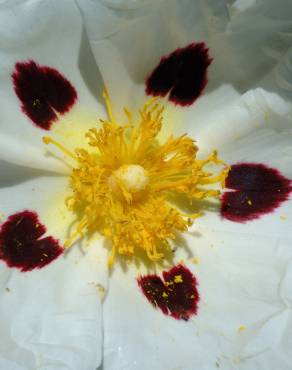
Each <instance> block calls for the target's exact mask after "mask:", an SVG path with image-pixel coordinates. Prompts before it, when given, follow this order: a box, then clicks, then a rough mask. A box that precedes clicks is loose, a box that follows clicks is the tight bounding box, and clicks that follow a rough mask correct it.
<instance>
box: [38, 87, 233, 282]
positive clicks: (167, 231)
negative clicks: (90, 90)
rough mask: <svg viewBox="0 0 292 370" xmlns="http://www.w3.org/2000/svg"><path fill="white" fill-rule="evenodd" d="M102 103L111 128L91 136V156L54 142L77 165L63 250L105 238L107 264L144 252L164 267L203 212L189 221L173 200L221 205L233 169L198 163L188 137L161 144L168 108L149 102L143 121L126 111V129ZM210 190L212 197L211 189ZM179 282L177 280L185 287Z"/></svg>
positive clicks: (68, 201) (212, 159) (94, 131)
mask: <svg viewBox="0 0 292 370" xmlns="http://www.w3.org/2000/svg"><path fill="white" fill-rule="evenodd" d="M103 95H104V99H105V102H106V106H107V110H108V116H109V118H108V120H101V128H100V129H96V128H92V129H90V130H89V131H88V132H87V133H86V135H85V136H86V138H87V140H88V143H89V145H90V146H91V147H92V149H93V151H92V152H88V151H87V150H85V149H81V148H77V149H76V150H75V153H74V154H73V153H71V152H70V151H68V150H67V149H66V148H65V147H64V146H63V145H61V144H59V143H58V142H56V141H55V140H54V139H52V138H50V137H44V138H43V141H44V143H45V144H53V145H55V146H56V147H58V148H59V149H60V150H61V151H62V152H64V153H65V154H67V155H69V156H70V157H71V158H73V159H74V160H75V161H76V166H75V168H74V169H73V171H72V174H71V178H70V185H71V188H72V195H71V196H70V197H68V198H67V199H66V200H65V202H66V205H67V207H68V208H69V209H70V210H71V211H72V212H74V213H75V214H76V223H77V226H76V227H75V229H74V230H73V232H72V233H71V235H70V237H69V238H68V240H67V241H66V242H65V247H66V248H69V247H70V246H71V245H72V244H73V243H74V241H75V240H76V239H78V238H82V237H83V236H84V235H85V233H94V232H100V233H101V234H103V235H104V236H105V237H107V238H109V239H110V240H111V241H112V251H111V255H110V257H109V260H108V263H109V265H112V264H113V262H114V260H115V258H116V255H117V254H119V255H125V256H134V255H135V254H136V252H137V250H141V249H142V250H144V251H145V254H146V255H147V256H148V257H149V259H150V260H152V261H159V260H161V259H162V258H163V257H164V255H165V252H166V251H167V250H170V249H171V248H170V244H169V242H170V241H171V240H173V239H175V238H176V234H177V233H180V232H184V231H186V230H187V229H188V227H189V226H190V225H191V224H192V222H193V220H194V219H195V218H196V217H199V216H201V215H202V212H201V211H200V210H199V209H198V210H194V212H191V213H190V214H186V213H184V212H182V211H180V210H179V209H178V208H177V207H175V206H174V205H173V197H171V198H170V195H175V194H179V193H181V194H183V195H185V196H187V197H188V198H189V199H190V202H191V201H192V199H194V198H196V199H203V198H206V197H217V196H218V195H219V194H220V190H218V189H214V185H213V184H214V183H219V185H221V187H222V186H223V185H224V181H225V178H226V175H227V173H228V167H227V166H225V164H224V163H223V162H222V161H221V160H220V159H219V158H218V155H217V152H216V151H214V152H213V153H212V154H211V155H210V156H209V157H208V158H206V159H205V160H197V159H196V154H197V152H198V148H197V146H196V145H195V143H194V141H193V140H192V139H191V138H189V137H188V136H186V135H182V136H180V137H178V138H174V137H173V136H170V137H169V138H168V139H167V140H166V142H165V143H162V144H160V143H159V142H158V141H157V135H158V133H159V132H160V130H161V127H162V120H163V116H162V115H163V107H161V106H160V105H159V104H158V103H157V99H155V98H154V99H151V100H150V101H149V102H147V103H146V104H145V105H144V107H143V108H142V109H141V110H140V112H139V113H140V117H139V121H138V122H137V123H135V124H133V122H132V120H133V115H132V113H131V112H129V111H128V110H127V109H126V108H125V109H124V111H125V114H126V116H127V118H128V124H127V125H119V124H117V122H116V120H115V118H114V115H113V112H112V107H111V102H110V98H109V95H108V93H107V91H106V90H105V91H104V94H103ZM209 164H215V165H220V166H223V168H222V169H221V170H220V171H219V173H217V174H215V175H214V174H212V173H209V172H207V171H206V169H205V167H207V166H208V165H209ZM208 185H212V189H208V188H206V186H208ZM170 199H172V203H171V202H170ZM180 282H181V277H180V276H176V277H175V283H180Z"/></svg>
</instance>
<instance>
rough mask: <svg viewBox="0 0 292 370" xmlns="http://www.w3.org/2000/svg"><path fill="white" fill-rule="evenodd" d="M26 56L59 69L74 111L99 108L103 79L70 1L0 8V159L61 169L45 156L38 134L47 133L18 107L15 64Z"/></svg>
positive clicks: (61, 167) (98, 109)
mask: <svg viewBox="0 0 292 370" xmlns="http://www.w3.org/2000/svg"><path fill="white" fill-rule="evenodd" d="M30 59H32V60H34V61H36V62H37V63H39V64H40V65H45V66H49V67H52V68H55V69H57V70H58V71H59V72H60V73H61V74H63V75H64V76H65V77H66V78H67V79H68V80H69V81H70V82H71V84H72V85H73V86H74V87H75V89H76V90H77V94H78V100H77V103H76V104H75V106H74V107H73V110H72V111H78V109H79V107H83V109H87V110H89V111H92V112H93V114H95V115H96V116H97V115H98V113H99V112H102V111H103V109H102V108H101V104H100V103H99V102H97V99H99V100H101V96H100V93H101V91H102V88H103V86H102V82H101V80H100V77H99V72H98V69H97V67H96V65H95V62H94V59H93V58H92V55H91V51H90V49H89V47H88V41H87V39H86V36H85V34H84V31H83V28H82V21H81V16H80V13H79V11H78V8H77V7H76V6H75V4H74V2H73V1H70V2H68V1H65V2H60V1H55V0H53V1H51V0H42V1H40V0H39V1H34V2H32V1H22V2H14V1H13V2H5V3H4V4H2V5H1V7H0V83H1V92H0V101H1V119H0V128H1V135H0V159H4V160H6V161H11V162H13V163H16V164H20V165H25V166H28V167H34V168H41V169H47V170H55V171H58V172H60V171H62V170H63V171H64V166H61V164H60V162H59V161H57V160H56V159H54V158H52V157H48V156H46V155H45V152H46V150H45V148H44V144H43V143H42V136H44V135H45V134H47V132H46V131H44V130H42V129H40V128H38V127H36V126H34V125H33V123H32V122H31V121H30V119H29V118H28V117H27V116H26V115H25V114H24V113H23V112H22V111H21V104H20V101H19V100H18V98H17V96H16V94H15V92H14V89H13V83H12V79H11V74H12V72H13V70H14V65H15V63H16V62H23V61H28V60H30ZM92 76H94V78H92ZM65 116H66V115H65ZM60 124H61V123H60V122H57V123H55V124H54V126H58V125H60Z"/></svg>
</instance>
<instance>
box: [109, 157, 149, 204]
mask: <svg viewBox="0 0 292 370" xmlns="http://www.w3.org/2000/svg"><path fill="white" fill-rule="evenodd" d="M148 183H149V177H148V174H147V171H145V169H144V168H143V167H142V166H139V165H137V164H129V165H122V166H121V167H120V168H118V169H117V170H116V171H114V172H113V173H112V175H111V176H110V177H109V179H108V184H109V187H110V188H111V189H112V190H113V192H114V193H116V194H117V195H118V196H121V195H122V196H124V198H125V199H126V200H127V201H129V202H130V201H131V200H132V199H131V197H135V199H137V197H139V196H140V195H141V194H142V193H143V191H144V190H145V189H146V187H147V185H148Z"/></svg>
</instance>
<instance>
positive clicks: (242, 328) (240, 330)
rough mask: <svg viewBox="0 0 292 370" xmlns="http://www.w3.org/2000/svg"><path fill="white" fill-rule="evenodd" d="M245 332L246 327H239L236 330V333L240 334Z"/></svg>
mask: <svg viewBox="0 0 292 370" xmlns="http://www.w3.org/2000/svg"><path fill="white" fill-rule="evenodd" d="M245 330H246V326H244V325H240V327H239V328H238V330H237V331H238V333H242V332H243V331H245Z"/></svg>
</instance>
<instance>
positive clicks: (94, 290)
mask: <svg viewBox="0 0 292 370" xmlns="http://www.w3.org/2000/svg"><path fill="white" fill-rule="evenodd" d="M2 170H3V171H2V174H3V177H1V181H0V204H1V208H0V211H1V222H4V221H5V220H6V219H7V218H8V217H9V216H10V215H12V214H14V213H16V212H20V211H23V210H30V211H36V212H37V214H38V216H39V220H40V222H41V223H42V224H44V225H45V226H46V228H47V232H46V234H45V236H53V237H54V238H57V239H58V240H59V241H60V244H61V245H62V243H63V241H64V239H65V238H66V237H67V236H68V235H67V234H68V228H69V226H70V222H71V221H72V218H71V219H70V215H67V214H66V212H65V207H64V205H63V202H64V194H65V189H66V187H67V183H68V178H66V177H62V176H49V177H48V176H47V174H46V173H42V172H40V171H36V170H33V169H25V168H23V167H17V166H14V165H7V164H3V163H2ZM61 202H62V203H61ZM85 244H86V243H82V244H81V245H79V247H78V244H77V245H75V246H74V247H73V249H72V250H70V251H69V252H68V253H66V254H63V255H61V256H60V257H59V258H58V259H57V260H55V261H53V262H51V264H49V265H48V266H46V267H44V268H42V269H41V270H33V271H31V272H25V273H23V272H19V271H18V270H17V269H15V268H9V267H7V266H6V264H5V263H4V261H2V260H0V278H1V279H0V280H1V284H0V315H1V317H2V325H1V333H0V368H1V369H13V370H15V369H19V370H28V369H29V370H30V369H36V368H38V369H42V370H49V369H50V370H53V369H54V370H56V369H70V370H92V369H95V368H96V367H98V366H99V365H100V364H101V362H102V356H103V345H102V343H103V334H102V333H103V319H102V308H101V305H102V299H103V295H102V294H101V290H102V287H103V288H104V289H105V290H106V289H107V255H106V251H105V250H104V249H103V247H102V242H101V240H92V241H91V244H90V247H88V246H86V245H85ZM80 247H81V248H80Z"/></svg>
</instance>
